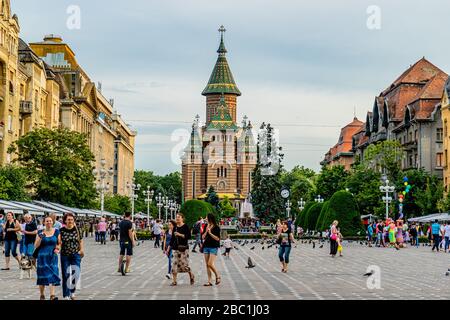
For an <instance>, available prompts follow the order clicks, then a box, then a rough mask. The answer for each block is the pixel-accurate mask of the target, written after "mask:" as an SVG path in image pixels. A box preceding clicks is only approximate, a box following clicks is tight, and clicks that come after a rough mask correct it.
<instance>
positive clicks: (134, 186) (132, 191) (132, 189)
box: [127, 178, 141, 221]
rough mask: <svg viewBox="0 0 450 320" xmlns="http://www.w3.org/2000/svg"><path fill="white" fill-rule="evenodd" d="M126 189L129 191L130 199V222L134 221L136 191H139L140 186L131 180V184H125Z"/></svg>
mask: <svg viewBox="0 0 450 320" xmlns="http://www.w3.org/2000/svg"><path fill="white" fill-rule="evenodd" d="M127 188H128V189H130V199H131V220H132V221H134V202H135V201H136V200H137V198H138V195H137V194H136V191H139V190H141V185H140V184H135V179H134V178H133V183H132V184H130V183H129V182H127Z"/></svg>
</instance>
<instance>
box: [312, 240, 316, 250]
mask: <svg viewBox="0 0 450 320" xmlns="http://www.w3.org/2000/svg"><path fill="white" fill-rule="evenodd" d="M312 245H313V249H315V248H316V243H315V242H314V241H313V243H312Z"/></svg>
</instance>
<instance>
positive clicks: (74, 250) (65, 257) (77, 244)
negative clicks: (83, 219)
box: [60, 213, 84, 300]
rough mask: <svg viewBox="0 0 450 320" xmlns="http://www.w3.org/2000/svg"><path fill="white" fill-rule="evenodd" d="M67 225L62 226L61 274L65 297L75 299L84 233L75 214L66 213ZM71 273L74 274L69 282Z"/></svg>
mask: <svg viewBox="0 0 450 320" xmlns="http://www.w3.org/2000/svg"><path fill="white" fill-rule="evenodd" d="M63 222H64V225H65V227H63V228H61V230H60V233H61V274H62V282H63V283H62V290H63V297H64V299H66V300H75V290H76V287H77V284H78V283H79V280H80V275H81V259H82V258H83V257H84V246H83V235H82V233H81V232H80V230H79V229H78V227H77V225H76V224H75V216H74V215H73V214H72V213H66V214H65V215H64V217H63ZM71 275H73V276H74V279H73V278H72V281H70V283H68V282H69V279H70V277H71Z"/></svg>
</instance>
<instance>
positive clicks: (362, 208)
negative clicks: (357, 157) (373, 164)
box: [345, 165, 384, 214]
mask: <svg viewBox="0 0 450 320" xmlns="http://www.w3.org/2000/svg"><path fill="white" fill-rule="evenodd" d="M345 186H346V188H347V189H348V190H349V191H350V192H351V193H352V194H353V195H354V197H355V200H356V203H357V205H358V209H359V212H360V214H375V213H376V212H380V211H382V210H384V204H383V202H382V201H381V197H382V195H381V193H380V186H381V173H379V172H377V171H375V170H373V169H371V168H364V167H363V166H361V165H360V166H356V167H354V168H353V170H352V171H351V172H350V175H349V176H348V177H347V181H346V183H345Z"/></svg>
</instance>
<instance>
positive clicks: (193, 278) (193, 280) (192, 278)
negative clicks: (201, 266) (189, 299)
mask: <svg viewBox="0 0 450 320" xmlns="http://www.w3.org/2000/svg"><path fill="white" fill-rule="evenodd" d="M194 283H195V277H194V276H192V277H191V286H192V285H194Z"/></svg>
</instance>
